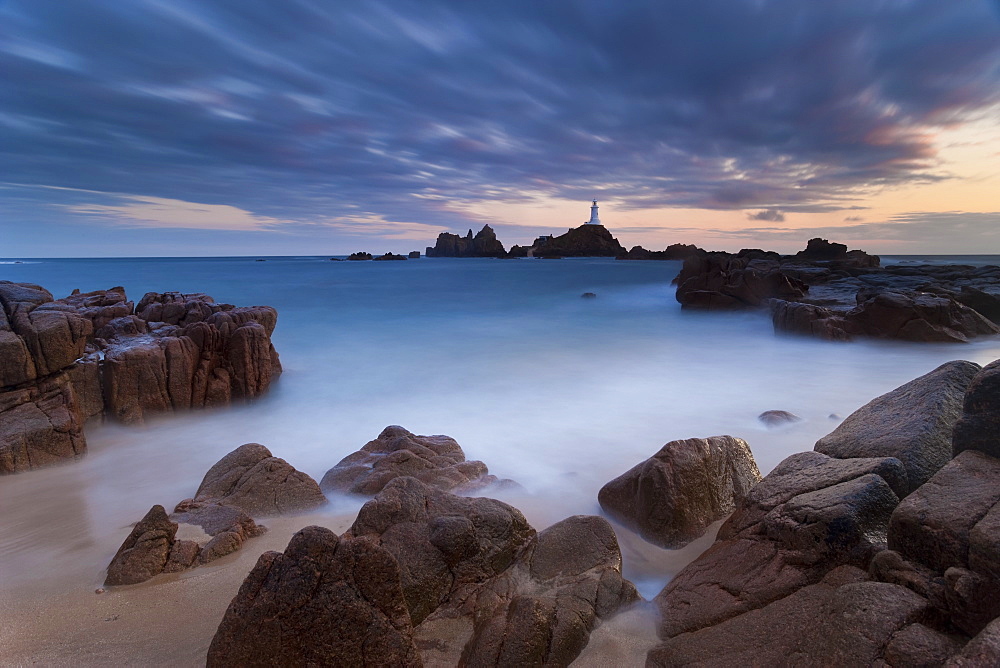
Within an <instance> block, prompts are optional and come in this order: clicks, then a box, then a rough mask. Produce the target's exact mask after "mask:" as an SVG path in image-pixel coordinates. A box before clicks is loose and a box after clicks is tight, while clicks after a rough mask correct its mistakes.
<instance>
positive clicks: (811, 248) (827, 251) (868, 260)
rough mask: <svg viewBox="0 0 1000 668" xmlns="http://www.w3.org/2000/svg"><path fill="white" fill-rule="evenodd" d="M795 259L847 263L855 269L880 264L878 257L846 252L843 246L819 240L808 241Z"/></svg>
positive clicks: (862, 252)
mask: <svg viewBox="0 0 1000 668" xmlns="http://www.w3.org/2000/svg"><path fill="white" fill-rule="evenodd" d="M795 257H796V258H799V259H802V260H809V261H813V262H815V261H827V262H829V261H833V262H838V263H847V264H851V265H853V266H856V267H878V266H879V264H880V259H879V257H878V255H869V254H868V253H866V252H864V251H860V250H852V251H848V250H847V246H846V245H844V244H838V243H831V242H829V241H827V240H826V239H820V238H815V239H810V240H809V241H808V242H806V248H805V250H800V251H799V252H798V253H796V254H795Z"/></svg>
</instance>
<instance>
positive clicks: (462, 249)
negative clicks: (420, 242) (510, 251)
mask: <svg viewBox="0 0 1000 668" xmlns="http://www.w3.org/2000/svg"><path fill="white" fill-rule="evenodd" d="M424 254H425V255H426V256H427V257H504V256H506V255H507V251H506V250H504V247H503V244H502V243H500V242H499V241H498V240H497V235H496V232H494V231H493V228H492V227H490V226H489V225H483V229H481V230H479V232H477V233H476V236H472V230H469V233H468V234H467V235H466V236H464V237H460V236H458V235H457V234H450V233H448V232H442V233H441V234H439V235H438V238H437V243H435V245H434V246H428V247H427V249H426V252H425V253H424Z"/></svg>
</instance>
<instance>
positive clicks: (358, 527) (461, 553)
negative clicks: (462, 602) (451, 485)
mask: <svg viewBox="0 0 1000 668" xmlns="http://www.w3.org/2000/svg"><path fill="white" fill-rule="evenodd" d="M349 534H350V535H351V536H354V537H368V538H370V539H373V540H375V541H376V542H377V543H378V544H379V545H381V546H382V547H383V548H385V549H387V550H388V551H389V552H390V553H392V554H393V556H395V557H396V559H397V560H398V561H399V562H400V565H401V567H402V568H401V574H400V577H401V581H402V587H403V595H404V597H405V598H406V602H407V607H408V608H409V610H410V617H411V619H412V620H413V623H414V625H416V624H419V623H420V622H421V621H423V620H424V618H426V617H427V615H429V614H430V613H431V612H433V611H434V610H436V609H437V608H438V607H439V606H440V605H441V604H442V603H443V602H444V601H445V600H446V599H447V598H448V596H449V595H450V594H451V592H452V591H453V590H454V589H455V588H458V587H461V586H466V585H475V584H478V583H482V582H484V581H486V580H488V579H489V578H493V577H496V576H497V575H499V574H500V573H501V572H503V571H504V570H505V569H507V568H508V567H509V566H510V565H511V564H512V563H513V562H514V559H515V557H516V556H517V554H518V552H519V551H520V550H521V548H522V547H524V546H525V544H526V543H527V542H528V541H529V540H530V539H531V538H532V537H533V536H534V535H535V531H534V529H532V528H531V526H530V525H529V524H528V521H527V520H526V519H524V515H522V514H521V513H520V511H518V510H517V509H516V508H513V507H511V506H508V505H507V504H505V503H502V502H500V501H496V500H494V499H487V498H464V497H459V496H455V495H453V494H448V493H446V492H442V491H438V490H434V489H432V488H430V487H428V486H427V485H425V484H424V483H421V482H420V481H418V480H417V479H415V478H407V477H404V478H396V479H394V480H393V481H392V482H390V483H389V484H388V485H386V487H385V489H383V490H382V491H380V492H379V493H378V495H377V496H376V497H375V498H374V499H373V500H371V501H369V502H368V503H366V504H365V505H364V506H363V507H362V508H361V511H360V512H359V513H358V517H357V519H356V520H355V521H354V524H353V525H352V526H351V528H350V530H349Z"/></svg>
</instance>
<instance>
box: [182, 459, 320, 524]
mask: <svg viewBox="0 0 1000 668" xmlns="http://www.w3.org/2000/svg"><path fill="white" fill-rule="evenodd" d="M194 501H195V502H197V503H203V504H204V503H217V504H220V505H223V506H233V507H235V508H239V509H240V510H243V511H245V512H246V513H248V514H251V515H255V516H267V515H277V514H280V513H288V512H293V511H300V510H309V509H312V508H317V507H319V506H321V505H323V504H325V503H326V497H325V496H323V492H322V491H320V488H319V485H317V484H316V481H315V480H313V479H312V478H310V477H309V476H308V475H306V474H305V473H302V472H301V471H297V470H295V468H294V467H293V466H292V465H291V464H289V463H288V462H286V461H285V460H284V459H281V458H279V457H274V456H272V455H271V452H270V451H269V450H268V449H267V448H265V447H264V446H263V445H260V444H259V443H246V444H244V445H241V446H240V447H238V448H236V449H235V450H233V451H232V452H230V453H229V454H228V455H226V456H225V457H223V458H222V459H220V460H219V461H218V462H216V464H215V465H214V466H212V468H210V469H209V470H208V472H207V473H206V474H205V477H204V479H203V480H202V481H201V485H199V486H198V491H197V493H196V494H195V498H194ZM183 503H184V502H182V504H183Z"/></svg>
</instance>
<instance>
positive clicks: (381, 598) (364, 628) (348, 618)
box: [208, 526, 421, 668]
mask: <svg viewBox="0 0 1000 668" xmlns="http://www.w3.org/2000/svg"><path fill="white" fill-rule="evenodd" d="M399 582H400V567H399V565H398V563H397V561H396V559H395V558H393V556H392V555H391V554H390V553H389V552H388V551H387V550H386V549H384V548H381V547H378V546H376V545H374V544H372V543H371V542H370V541H367V540H364V539H355V538H339V539H338V538H337V536H336V534H334V533H333V532H331V531H330V530H328V529H324V528H321V527H315V526H310V527H306V528H305V529H303V530H301V531H299V532H298V533H297V534H295V536H293V537H292V540H291V541H290V542H289V543H288V547H287V548H286V549H285V552H284V553H278V552H265V553H264V554H263V555H261V557H260V559H259V560H258V561H257V565H256V566H255V567H254V569H253V570H252V571H251V572H250V575H248V576H247V579H246V580H245V581H244V582H243V585H242V586H241V587H240V591H239V593H238V594H237V595H236V596H235V598H233V601H232V603H230V604H229V609H228V610H226V614H225V616H224V617H223V619H222V623H221V624H220V625H219V629H218V630H217V631H216V633H215V637H214V638H213V639H212V644H211V646H210V647H209V649H208V666H209V667H210V668H212V667H216V666H248V665H301V666H307V665H315V666H321V665H336V666H420V665H421V661H420V658H419V655H418V654H417V648H416V646H415V645H414V643H413V627H412V625H411V623H410V615H409V612H408V611H407V608H406V603H405V601H404V599H403V592H402V589H401V588H400V584H399Z"/></svg>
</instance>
